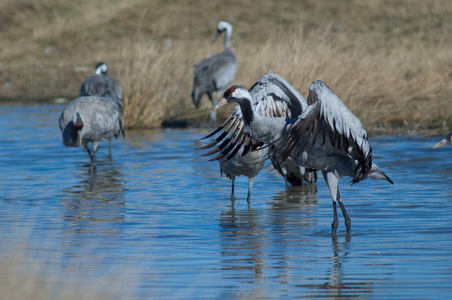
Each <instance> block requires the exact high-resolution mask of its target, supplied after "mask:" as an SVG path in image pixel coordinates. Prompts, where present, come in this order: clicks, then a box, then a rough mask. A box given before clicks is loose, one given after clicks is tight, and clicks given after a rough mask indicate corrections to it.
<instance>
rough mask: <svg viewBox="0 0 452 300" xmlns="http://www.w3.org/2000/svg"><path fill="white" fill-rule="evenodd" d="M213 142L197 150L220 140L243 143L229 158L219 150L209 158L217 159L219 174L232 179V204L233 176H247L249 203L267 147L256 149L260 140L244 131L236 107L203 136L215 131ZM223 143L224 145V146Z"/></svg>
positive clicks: (214, 144)
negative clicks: (213, 129) (224, 119)
mask: <svg viewBox="0 0 452 300" xmlns="http://www.w3.org/2000/svg"><path fill="white" fill-rule="evenodd" d="M220 132H221V135H219V136H218V137H217V138H216V139H214V141H213V142H211V143H209V144H207V145H206V146H203V147H199V148H197V150H201V149H208V148H211V147H213V146H216V145H217V144H218V143H219V142H221V141H222V140H225V141H223V143H225V145H226V144H230V145H235V143H237V142H238V141H241V142H242V143H243V144H242V145H239V147H237V149H234V151H235V152H236V154H237V155H234V156H233V157H231V158H227V157H224V156H223V154H222V153H221V152H220V153H219V154H218V155H217V156H215V157H214V158H212V159H210V160H211V161H214V160H218V161H219V163H220V172H221V174H223V173H225V174H226V176H227V177H228V178H230V179H231V181H232V188H231V203H232V206H234V202H235V195H234V185H235V178H236V177H238V176H242V175H243V176H246V177H248V178H249V180H248V196H247V198H246V200H247V202H248V203H250V197H251V189H252V188H253V184H254V181H255V179H256V176H257V175H258V174H259V172H260V171H261V170H262V168H263V166H264V163H265V159H266V157H267V154H268V149H261V150H256V149H257V148H258V147H260V146H262V145H263V143H262V142H260V141H256V140H255V139H253V138H252V137H251V135H250V134H248V133H246V132H245V128H244V125H243V121H242V112H241V111H240V109H239V108H238V107H237V108H235V109H234V111H233V112H232V114H231V115H230V116H229V118H228V119H227V120H226V121H225V122H224V123H223V125H222V126H220V127H219V128H217V129H216V130H215V131H213V132H212V133H210V134H209V135H207V136H205V137H203V138H202V139H201V140H203V139H207V138H210V137H212V136H214V135H216V134H217V133H220ZM225 145H224V146H225ZM250 149H254V150H256V151H249V150H250ZM219 151H220V147H215V148H214V149H213V150H211V151H209V152H207V153H205V154H203V156H207V155H212V154H216V153H218V152H219Z"/></svg>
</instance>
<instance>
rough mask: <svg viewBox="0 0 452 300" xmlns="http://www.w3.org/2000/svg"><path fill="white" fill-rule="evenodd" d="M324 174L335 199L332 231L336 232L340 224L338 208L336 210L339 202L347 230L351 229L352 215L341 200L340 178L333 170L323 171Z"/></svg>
mask: <svg viewBox="0 0 452 300" xmlns="http://www.w3.org/2000/svg"><path fill="white" fill-rule="evenodd" d="M322 174H323V178H324V179H325V182H326V184H327V185H328V188H329V189H330V193H331V198H332V199H333V213H334V219H333V223H332V224H331V228H332V229H333V231H332V233H333V234H336V231H337V227H338V225H339V220H338V218H337V210H336V203H337V202H339V205H340V207H341V210H342V214H343V215H344V218H345V226H346V227H347V231H350V227H351V220H350V217H349V216H348V214H347V211H346V210H345V206H344V204H343V203H342V200H341V195H340V193H339V178H337V177H336V176H335V175H334V174H333V173H331V172H325V171H322Z"/></svg>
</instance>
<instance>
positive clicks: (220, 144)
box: [198, 73, 317, 202]
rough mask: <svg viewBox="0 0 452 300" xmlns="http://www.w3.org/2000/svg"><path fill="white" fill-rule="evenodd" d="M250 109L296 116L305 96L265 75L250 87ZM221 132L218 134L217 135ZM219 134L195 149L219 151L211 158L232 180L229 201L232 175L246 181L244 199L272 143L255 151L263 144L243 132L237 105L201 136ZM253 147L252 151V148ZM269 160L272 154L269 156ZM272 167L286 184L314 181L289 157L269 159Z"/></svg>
mask: <svg viewBox="0 0 452 300" xmlns="http://www.w3.org/2000/svg"><path fill="white" fill-rule="evenodd" d="M249 93H250V96H251V97H252V99H253V107H254V111H255V112H256V113H257V114H259V115H261V116H268V117H270V116H272V117H287V118H294V117H297V116H299V115H300V113H301V112H302V110H303V105H304V103H306V99H304V97H303V96H302V95H300V94H299V93H298V91H297V90H296V89H294V88H293V87H292V86H291V85H290V84H289V83H288V82H287V81H286V80H284V78H282V77H281V76H279V75H278V74H271V73H268V74H265V75H264V76H263V77H262V78H260V79H259V81H258V82H256V84H254V85H253V86H252V87H251V88H250V91H249ZM220 133H221V134H220ZM217 134H219V135H218V136H217V137H216V138H215V139H214V141H213V142H211V143H209V144H207V145H206V146H203V147H200V148H198V150H199V149H208V148H212V147H215V148H214V149H213V150H211V151H210V152H208V153H206V154H204V155H212V154H216V153H219V154H218V155H217V156H216V157H214V158H212V159H211V160H218V161H219V162H220V170H221V172H224V173H225V174H226V175H228V177H230V178H231V179H232V194H231V200H232V202H234V201H233V199H235V197H234V180H235V177H236V176H240V175H245V176H247V177H248V178H249V179H250V181H249V185H248V199H247V200H248V202H249V197H250V193H251V188H252V186H253V182H254V180H255V177H256V176H257V174H258V173H259V172H260V170H261V169H262V167H263V166H264V161H265V159H266V158H267V154H268V153H269V151H270V153H272V151H274V147H275V146H274V145H272V146H271V147H270V148H269V149H268V148H263V149H260V150H255V149H257V148H258V147H260V146H262V145H263V143H262V142H261V141H258V140H256V139H253V138H252V136H251V135H250V134H249V133H247V132H246V129H245V122H244V118H243V115H242V111H241V110H240V107H239V106H237V107H236V108H235V109H234V111H233V112H232V114H231V115H230V116H229V118H228V119H227V120H226V121H225V122H224V123H223V124H222V125H221V126H220V127H218V128H217V129H216V130H215V131H213V132H212V133H211V134H209V135H208V136H206V137H204V138H203V139H206V138H210V137H212V136H215V135H217ZM253 150H255V151H253ZM270 158H271V159H272V158H273V156H272V155H270ZM272 163H273V166H274V167H275V169H276V170H277V171H278V172H279V173H280V174H282V176H283V177H284V179H285V182H286V186H288V185H289V184H290V185H292V186H296V185H303V184H306V183H307V184H310V183H315V182H316V180H317V175H316V172H315V171H311V172H308V171H307V170H306V169H305V168H303V167H301V166H299V165H298V164H297V163H296V162H295V161H293V160H292V159H287V160H286V161H284V162H281V163H280V162H278V161H277V160H273V159H272Z"/></svg>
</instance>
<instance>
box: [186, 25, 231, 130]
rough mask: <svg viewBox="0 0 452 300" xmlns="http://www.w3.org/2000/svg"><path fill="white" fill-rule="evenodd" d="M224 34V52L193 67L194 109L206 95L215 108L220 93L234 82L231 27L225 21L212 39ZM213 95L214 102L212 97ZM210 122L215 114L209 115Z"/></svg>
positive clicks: (214, 118) (218, 27) (213, 119)
mask: <svg viewBox="0 0 452 300" xmlns="http://www.w3.org/2000/svg"><path fill="white" fill-rule="evenodd" d="M223 32H225V36H224V51H223V52H221V53H218V54H215V55H214V56H211V57H209V58H206V59H204V60H202V61H201V62H199V63H198V64H196V65H194V73H195V77H194V82H193V91H192V94H191V96H192V99H193V103H194V105H195V107H196V108H198V107H199V103H200V101H201V98H202V96H203V95H204V94H207V96H208V97H209V99H210V101H212V102H213V106H215V105H216V104H217V102H218V100H219V98H220V97H221V95H222V92H223V91H224V90H225V89H226V88H227V87H228V85H229V84H230V83H231V82H232V80H234V76H235V72H236V71H237V60H236V59H235V55H234V52H233V51H232V48H231V35H232V25H231V24H230V23H229V22H226V21H220V22H219V23H218V25H217V34H216V35H215V37H214V39H216V37H218V36H219V35H221V34H222V33H223ZM214 92H215V93H216V95H215V101H214V98H213V96H212V94H213V93H214ZM211 120H212V121H215V120H216V114H215V112H214V113H212V114H211Z"/></svg>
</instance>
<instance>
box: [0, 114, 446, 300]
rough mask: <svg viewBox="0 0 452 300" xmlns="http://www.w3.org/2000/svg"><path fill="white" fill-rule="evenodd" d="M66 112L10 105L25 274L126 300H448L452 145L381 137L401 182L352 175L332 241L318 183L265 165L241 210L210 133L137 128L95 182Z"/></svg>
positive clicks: (17, 236)
mask: <svg viewBox="0 0 452 300" xmlns="http://www.w3.org/2000/svg"><path fill="white" fill-rule="evenodd" d="M62 108H63V107H62V106H56V105H55V106H54V105H44V106H2V107H0V170H1V178H0V215H1V218H0V249H1V254H0V259H1V258H3V259H7V257H9V255H10V254H11V253H13V252H18V251H23V252H24V253H25V254H24V256H25V257H27V259H26V260H24V261H22V262H19V263H18V264H19V265H20V266H19V267H24V268H27V267H29V265H28V264H30V260H31V261H33V262H34V263H36V262H41V263H42V264H43V265H44V267H43V269H44V270H43V274H57V275H56V276H57V278H59V279H58V280H61V281H64V278H65V277H66V276H68V274H71V275H74V276H77V277H82V279H81V280H82V283H83V280H87V281H89V282H95V281H96V280H98V279H99V278H111V279H112V281H113V282H114V283H115V284H114V285H115V286H116V288H117V289H118V290H119V291H120V295H122V296H121V297H123V298H127V299H143V298H144V299H148V298H290V299H292V298H304V297H313V298H330V299H333V298H339V297H344V298H352V297H363V298H371V299H372V298H375V299H377V298H378V299H381V298H385V297H386V298H403V299H432V298H438V299H446V298H448V297H450V296H451V295H452V250H451V249H452V218H451V215H452V193H451V192H452V189H451V185H450V183H451V179H452V148H447V147H445V148H440V149H436V150H433V149H432V146H433V144H434V143H435V142H437V140H438V139H405V138H384V139H372V140H371V145H372V147H373V155H374V162H376V163H377V164H378V165H379V166H380V167H381V168H382V169H383V170H384V171H385V172H386V173H387V174H388V175H389V176H390V177H391V179H392V180H393V181H394V185H390V184H388V183H387V182H382V181H375V180H371V179H369V180H366V181H364V182H360V183H358V184H356V185H353V186H350V185H349V184H348V182H349V181H350V180H349V179H347V178H343V179H342V180H341V183H340V189H341V194H342V198H343V200H344V203H345V206H346V208H347V210H348V212H349V214H350V217H351V218H352V230H351V233H350V234H346V231H345V226H344V224H343V218H342V216H341V215H340V212H339V215H340V225H339V229H338V234H337V236H334V237H333V236H332V235H331V233H330V232H331V227H330V224H331V222H332V217H333V214H332V205H331V198H330V194H329V190H328V189H327V187H326V185H325V182H324V181H323V179H322V178H321V176H319V182H318V184H317V185H316V186H310V187H305V188H289V189H287V190H286V188H285V186H284V181H283V179H282V178H281V177H278V176H276V175H275V174H273V173H272V172H269V171H270V169H271V168H270V167H267V168H266V169H265V170H264V171H263V172H261V174H259V176H258V178H257V180H256V183H255V185H254V188H253V192H252V196H251V204H250V205H249V206H248V204H247V203H246V193H247V179H246V178H239V179H238V180H237V181H236V197H237V200H236V203H235V208H234V209H233V208H232V207H231V203H230V200H229V197H230V188H231V183H230V181H229V180H228V179H226V178H225V177H223V178H221V177H220V172H219V167H218V163H217V162H208V158H206V157H200V154H201V153H200V151H195V150H194V148H195V147H197V146H199V145H200V144H199V142H196V140H197V139H199V138H200V137H202V136H204V135H205V134H206V133H208V131H207V130H202V129H189V130H186V129H185V130H179V129H177V130H176V129H165V130H163V129H161V130H148V131H130V130H129V131H127V132H126V139H125V141H122V140H116V141H114V142H113V155H112V157H111V158H110V157H109V155H108V143H103V144H101V147H100V149H99V151H98V155H97V161H98V164H97V169H96V171H95V172H90V168H89V157H88V155H87V154H86V152H85V151H84V150H82V149H80V148H65V147H64V146H63V145H62V142H61V135H60V131H59V128H58V117H59V114H60V112H61V110H62ZM3 275H4V274H3ZM59 275H61V276H59ZM58 280H57V281H58Z"/></svg>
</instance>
